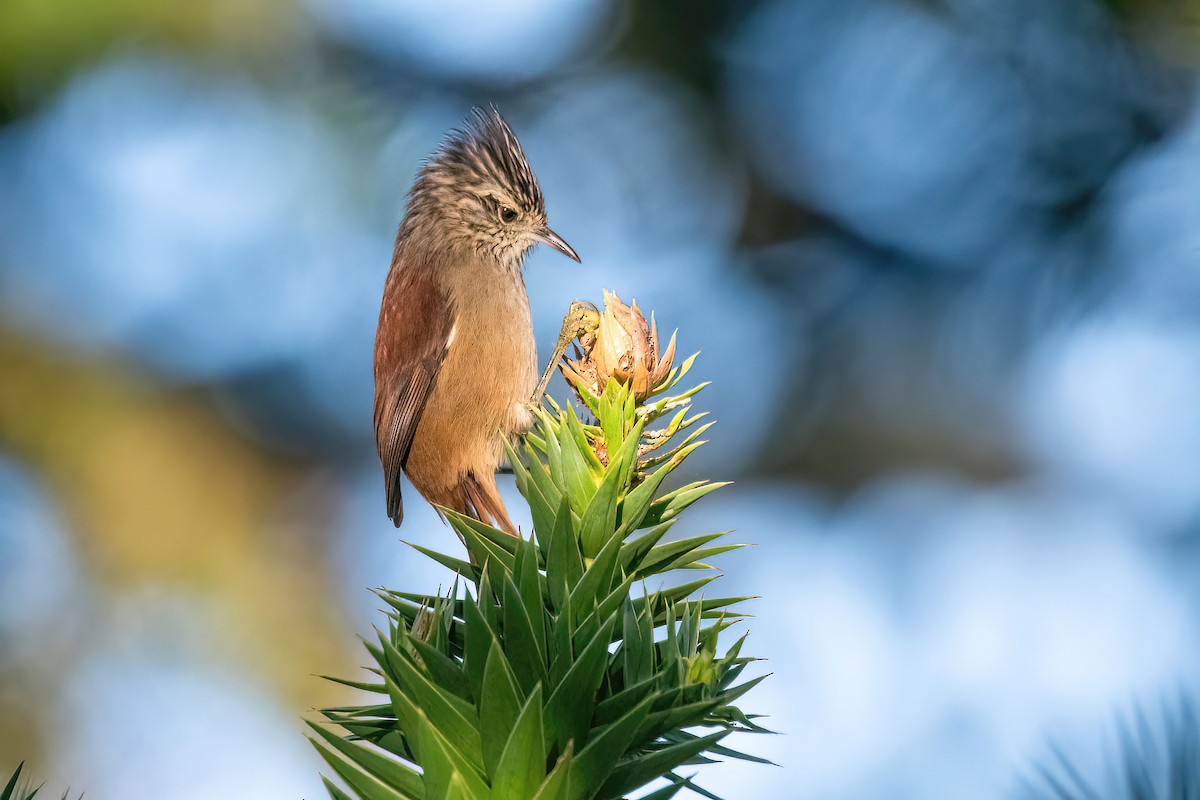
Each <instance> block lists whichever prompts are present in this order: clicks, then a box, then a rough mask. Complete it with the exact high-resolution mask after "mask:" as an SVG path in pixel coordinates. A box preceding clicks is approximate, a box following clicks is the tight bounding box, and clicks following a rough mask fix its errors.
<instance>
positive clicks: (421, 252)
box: [374, 106, 580, 535]
mask: <svg viewBox="0 0 1200 800" xmlns="http://www.w3.org/2000/svg"><path fill="white" fill-rule="evenodd" d="M539 243H541V244H545V245H548V246H550V247H552V248H554V249H555V250H557V251H558V252H560V253H562V254H563V255H565V256H567V257H568V258H571V259H572V260H574V261H576V262H579V261H580V259H579V255H578V254H577V253H576V252H575V250H574V248H572V247H571V245H569V244H567V242H566V241H565V240H564V239H563V238H562V237H561V236H559V235H558V234H557V233H555V232H554V231H553V230H551V229H550V227H549V226H548V225H547V224H546V207H545V200H544V198H543V196H542V190H541V187H540V185H539V184H538V180H537V177H536V176H535V175H534V173H533V169H532V168H531V167H530V165H529V161H528V159H527V158H526V156H525V151H524V150H523V149H522V147H521V143H520V142H519V141H518V140H517V137H516V135H515V134H514V133H513V132H512V129H511V128H510V127H509V126H508V123H506V122H505V121H504V119H503V117H501V116H500V113H499V111H497V110H496V108H495V106H491V107H488V108H480V107H475V108H474V109H473V110H472V112H471V114H470V116H469V117H468V118H467V121H466V123H465V124H464V125H462V126H461V127H459V128H455V129H453V130H451V131H450V132H449V133H448V134H447V135H446V137H445V139H444V140H443V141H442V144H441V146H440V147H439V148H438V149H437V150H436V151H435V152H434V153H433V154H432V155H431V156H430V157H429V158H427V159H426V160H425V162H424V163H423V165H422V166H421V168H420V169H419V171H418V173H417V176H416V179H415V180H414V182H413V185H412V189H411V190H410V192H409V194H408V203H407V207H406V210H405V213H404V216H403V218H402V220H401V222H400V226H399V230H398V232H397V234H396V243H395V247H394V248H393V250H392V260H391V265H390V268H389V269H388V274H387V278H386V280H385V282H384V289H383V299H382V302H381V304H380V309H379V325H378V328H377V330H376V336H375V353H374V355H375V440H376V445H377V447H378V450H379V458H380V461H381V463H382V465H383V474H384V485H385V488H386V500H387V513H388V516H389V517H390V518H391V520H392V523H393V524H394V525H395V526H396V527H397V528H398V527H400V525H401V523H402V522H403V520H404V502H403V498H402V497H401V488H400V476H401V473H403V474H405V475H407V476H408V479H409V482H410V483H411V484H412V485H413V487H414V488H416V490H417V491H418V492H419V493H420V494H421V495H422V496H423V497H424V498H425V499H426V500H427V501H429V502H430V503H432V504H433V505H434V507H435V508H438V509H439V514H440V513H441V509H442V508H447V509H451V510H453V511H456V512H458V513H460V514H465V515H469V516H471V517H474V518H475V519H478V520H481V521H483V522H485V523H489V524H492V525H494V526H495V527H498V528H500V529H501V530H503V531H506V532H508V533H510V534H514V535H516V534H517V529H516V527H515V526H514V525H513V523H512V520H511V519H510V518H509V516H508V512H507V510H506V509H505V506H504V502H503V500H502V499H501V497H500V492H499V490H498V489H497V486H496V471H497V469H498V468H499V467H500V466H501V464H502V463H503V460H504V442H505V439H506V438H511V437H515V436H516V435H519V434H521V433H523V432H525V431H526V430H528V429H529V428H530V427H531V425H532V422H533V408H534V406H535V405H536V404H538V403H540V398H539V397H537V396H536V395H537V394H539V393H540V392H542V391H544V388H545V383H546V381H545V380H544V379H543V380H542V381H541V382H540V383H539V382H538V380H537V378H538V373H537V348H536V343H535V341H534V335H533V323H532V318H531V312H530V306H529V296H528V293H527V292H526V289H525V279H524V272H523V267H524V262H525V257H526V255H527V254H528V253H529V251H530V250H531V249H532V248H533V247H534V246H535V245H537V244H539ZM567 328H568V325H567V324H566V323H564V331H566V330H567ZM564 335H566V334H565V333H564ZM564 348H565V343H564V342H562V341H561V338H560V342H559V346H558V347H556V349H555V353H556V356H558V357H561V353H562V350H563V349H564ZM556 360H557V358H555V359H553V360H552V361H551V366H550V367H547V370H546V372H545V374H544V376H543V378H545V377H548V376H549V374H550V371H551V369H552V368H553V364H554V362H555V361H556Z"/></svg>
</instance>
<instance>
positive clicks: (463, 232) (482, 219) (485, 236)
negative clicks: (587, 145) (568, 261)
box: [409, 107, 579, 270]
mask: <svg viewBox="0 0 1200 800" xmlns="http://www.w3.org/2000/svg"><path fill="white" fill-rule="evenodd" d="M409 216H410V217H413V218H420V219H421V221H422V222H424V223H425V224H424V225H422V226H421V227H422V228H423V234H424V235H427V236H437V237H439V238H441V240H442V242H441V243H442V244H444V245H449V246H452V247H456V248H458V247H465V248H469V249H471V250H474V251H475V252H476V253H478V254H479V255H480V256H483V257H485V258H491V259H495V261H496V262H498V263H499V264H500V265H501V266H502V267H504V268H507V269H511V270H517V269H519V268H520V265H521V263H522V261H523V260H524V258H525V254H526V253H528V252H529V249H530V248H531V247H533V246H534V245H535V244H538V243H539V242H541V243H543V244H548V245H550V246H551V247H553V248H554V249H555V250H558V251H559V252H560V253H562V254H563V255H565V256H567V257H569V258H572V259H574V260H575V261H579V256H578V255H577V254H576V253H575V250H574V249H573V248H572V247H571V245H569V244H567V243H566V242H565V241H564V240H563V239H562V237H560V236H559V235H558V234H557V233H555V232H554V231H552V230H550V227H549V226H548V225H547V224H546V204H545V201H544V199H543V198H542V190H541V187H540V186H538V181H537V177H536V176H535V175H534V174H533V170H532V169H531V168H530V166H529V161H528V160H527V159H526V158H525V151H524V150H523V149H522V148H521V143H520V142H518V141H517V137H516V136H515V135H514V134H513V132H512V129H511V128H509V127H508V124H507V123H505V121H504V119H503V118H502V117H501V116H500V114H499V112H497V111H496V109H495V108H487V109H483V108H478V107H477V108H475V109H474V110H473V112H472V114H471V117H470V118H469V119H468V121H467V124H466V125H465V126H464V127H463V128H461V129H456V130H454V131H451V133H450V134H449V136H447V138H446V140H445V142H443V143H442V146H441V148H440V149H439V150H438V151H437V152H436V153H434V155H433V156H432V157H431V158H430V159H429V161H428V162H427V163H426V164H425V166H424V167H423V168H422V169H421V172H420V174H419V175H418V177H417V181H416V183H415V184H414V186H413V192H412V197H411V200H410V203H409ZM414 221H415V220H414Z"/></svg>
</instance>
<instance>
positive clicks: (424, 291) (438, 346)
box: [375, 254, 454, 527]
mask: <svg viewBox="0 0 1200 800" xmlns="http://www.w3.org/2000/svg"><path fill="white" fill-rule="evenodd" d="M402 258H403V257H402V256H401V255H399V254H398V255H397V261H396V262H395V263H393V265H392V270H391V272H390V273H389V274H388V278H387V283H386V285H385V286H384V290H383V304H382V306H381V307H380V309H379V329H378V331H377V333H376V336H375V443H376V445H377V446H378V448H379V460H380V461H381V462H382V463H383V476H384V481H385V485H386V487H387V509H388V516H389V517H391V518H392V522H393V523H395V525H396V527H400V523H401V521H403V519H404V502H403V500H402V498H401V497H400V473H401V472H403V470H404V467H405V464H406V462H407V461H408V453H409V450H411V449H412V442H413V436H414V435H415V434H416V431H417V424H418V423H419V422H420V421H421V413H422V412H423V411H424V410H425V401H426V400H428V399H429V395H430V393H431V392H432V391H433V386H434V382H435V381H436V380H437V375H438V371H439V370H440V369H441V367H442V362H443V361H444V360H445V358H446V352H447V350H448V349H449V344H450V337H451V331H452V329H453V327H454V312H453V309H452V308H451V307H450V303H449V301H448V300H447V299H446V296H445V293H444V292H443V291H442V289H441V287H440V286H439V285H438V283H437V281H436V280H435V279H434V277H433V275H432V273H431V272H430V271H429V269H428V267H427V266H426V265H424V264H405V263H404V262H403V260H402Z"/></svg>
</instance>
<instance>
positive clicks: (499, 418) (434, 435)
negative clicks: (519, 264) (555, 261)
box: [409, 267, 537, 482]
mask: <svg viewBox="0 0 1200 800" xmlns="http://www.w3.org/2000/svg"><path fill="white" fill-rule="evenodd" d="M460 274H461V275H462V276H463V279H462V280H460V281H458V282H450V283H449V285H448V286H447V288H448V292H449V295H450V297H451V300H452V303H451V305H452V307H453V308H454V310H455V318H454V327H453V333H452V339H451V342H450V346H449V349H448V351H447V353H446V358H445V361H443V363H442V368H441V370H440V372H439V373H438V376H437V381H436V383H435V384H434V388H433V391H432V393H431V394H430V397H429V400H428V402H427V403H426V406H425V411H424V413H423V414H422V417H421V421H420V423H419V425H418V427H417V432H416V437H415V439H414V442H413V453H412V455H411V456H410V459H409V469H410V473H411V472H413V471H414V470H415V471H418V472H419V471H422V470H423V469H424V468H428V470H429V471H431V472H435V473H437V475H433V474H431V475H429V478H430V479H431V480H433V479H437V478H442V479H445V480H453V479H456V477H455V476H461V475H462V474H463V473H465V472H466V471H468V470H473V471H475V472H476V473H477V474H484V473H490V472H492V471H494V470H495V469H496V466H497V465H498V464H499V463H500V460H501V457H502V455H503V444H502V441H501V438H500V433H501V432H503V433H504V434H505V435H511V434H513V433H518V432H522V431H524V430H526V429H527V428H528V427H529V424H530V416H529V411H528V407H527V403H528V400H529V397H530V395H531V394H532V393H533V390H534V387H535V386H536V384H537V351H536V345H535V342H534V338H533V323H532V320H531V318H530V311H529V298H528V295H527V294H526V291H525V285H524V282H523V281H522V280H521V278H520V275H508V274H504V273H500V272H499V271H498V270H493V271H491V272H488V271H486V268H482V267H481V268H479V269H475V270H471V271H470V272H467V271H465V270H464V271H462V272H461V273H460ZM413 477H417V476H415V475H414V476H413ZM439 482H440V481H439Z"/></svg>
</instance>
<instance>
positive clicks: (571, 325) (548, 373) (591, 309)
mask: <svg viewBox="0 0 1200 800" xmlns="http://www.w3.org/2000/svg"><path fill="white" fill-rule="evenodd" d="M599 328H600V309H598V308H596V307H595V306H594V305H592V304H591V303H585V302H584V301H582V300H576V301H575V302H573V303H571V306H570V308H568V309H567V313H566V315H565V316H564V317H563V322H562V329H561V330H560V331H559V334H558V342H557V343H556V344H555V345H554V353H553V355H551V356H550V363H548V364H547V365H546V369H545V370H544V371H543V372H542V379H541V380H540V381H538V385H537V389H535V390H534V392H533V397H531V398H529V408H530V409H531V410H535V409H537V408H540V407H541V405H542V398H543V397H544V396H545V394H546V387H547V386H549V385H550V378H552V377H554V369H555V368H556V367H557V366H558V362H559V361H560V360H562V357H563V354H564V353H566V352H567V347H569V346H570V344H571V342H573V341H575V340H576V339H578V340H579V343H580V345H582V347H583V350H584V351H585V352H591V349H592V347H593V345H595V343H596V332H597V331H598V330H599Z"/></svg>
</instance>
